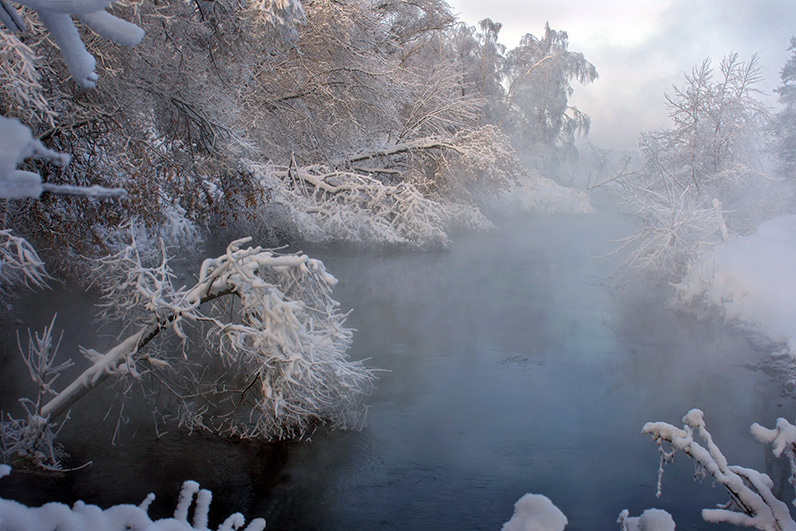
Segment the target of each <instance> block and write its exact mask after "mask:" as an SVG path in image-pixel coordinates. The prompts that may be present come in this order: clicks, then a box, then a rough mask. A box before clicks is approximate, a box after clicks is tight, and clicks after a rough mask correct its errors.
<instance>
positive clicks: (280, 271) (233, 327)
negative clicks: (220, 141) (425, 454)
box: [41, 238, 373, 438]
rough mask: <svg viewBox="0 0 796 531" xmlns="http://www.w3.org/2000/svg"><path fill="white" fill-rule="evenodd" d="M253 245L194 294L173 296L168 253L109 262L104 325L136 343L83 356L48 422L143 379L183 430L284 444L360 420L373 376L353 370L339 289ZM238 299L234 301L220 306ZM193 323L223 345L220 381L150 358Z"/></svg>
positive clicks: (235, 248) (210, 269)
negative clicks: (158, 391) (160, 343)
mask: <svg viewBox="0 0 796 531" xmlns="http://www.w3.org/2000/svg"><path fill="white" fill-rule="evenodd" d="M248 241H249V239H248V238H246V239H242V240H237V241H235V242H232V243H231V244H230V245H229V247H228V248H227V252H226V253H225V254H224V255H222V256H219V257H218V258H215V259H207V260H205V261H204V263H203V264H202V267H201V268H200V271H199V274H198V279H197V282H196V284H195V285H193V286H192V287H188V288H185V287H183V288H179V289H175V288H174V286H173V285H172V283H171V279H172V276H173V275H172V273H171V271H170V269H169V267H168V262H167V259H166V258H165V251H162V252H161V254H160V255H156V256H146V255H143V256H142V254H143V253H140V252H138V250H137V249H136V245H135V241H134V240H133V241H132V242H131V244H130V245H129V246H128V247H126V248H125V249H123V250H122V251H120V252H119V253H117V254H116V255H114V256H112V257H109V258H106V259H104V260H102V261H101V262H100V264H99V266H98V270H97V274H98V276H99V278H100V279H101V280H100V281H99V284H100V286H101V287H102V288H103V290H104V291H105V297H106V315H107V316H109V317H111V318H113V319H120V320H122V321H123V322H127V323H130V325H129V326H128V327H127V329H128V331H127V332H126V333H127V334H128V335H127V337H126V338H125V339H124V340H122V341H121V342H120V343H119V344H117V345H116V346H115V347H113V348H112V349H110V350H108V351H107V352H105V353H100V352H97V351H95V350H91V349H83V354H84V355H85V356H86V357H87V358H88V359H89V360H90V361H91V362H92V364H91V366H90V367H89V368H87V369H86V370H84V371H83V373H82V374H81V375H79V376H78V377H77V378H76V379H75V380H74V381H73V382H72V383H70V384H69V385H68V386H67V387H66V388H65V389H64V390H63V391H61V392H60V393H59V394H58V395H56V396H55V397H54V398H52V399H51V400H50V401H49V402H47V403H46V404H45V405H44V406H43V407H42V409H41V415H42V416H43V417H45V418H49V419H57V418H58V417H59V416H61V415H62V414H64V413H65V412H66V411H67V410H68V409H69V408H70V407H72V406H73V404H75V403H76V402H77V401H78V400H79V399H80V398H81V397H82V396H84V395H85V394H86V393H88V392H89V391H91V390H92V389H93V388H95V387H96V386H97V385H99V384H100V383H101V382H103V381H104V380H106V379H107V378H108V377H110V376H130V377H133V378H142V377H143V376H144V375H146V376H147V377H151V378H153V379H154V380H156V382H159V383H161V384H163V385H164V386H165V387H166V389H167V390H169V391H171V392H172V394H173V397H174V400H175V402H176V406H175V407H177V409H178V410H179V420H180V422H181V423H182V424H184V425H186V426H188V427H190V428H192V429H207V430H211V431H214V432H218V433H232V434H235V435H239V436H243V437H262V438H282V437H288V436H294V435H301V434H303V433H304V432H305V430H307V429H308V428H309V427H310V426H312V425H313V424H315V423H329V424H331V425H333V426H348V425H350V424H351V422H353V421H354V420H356V419H357V418H358V416H359V415H360V413H361V411H360V410H359V408H358V403H357V399H358V397H359V396H360V395H362V394H363V393H364V392H366V391H367V390H368V389H369V386H370V383H371V381H372V379H373V372H372V370H370V369H367V368H365V367H364V365H363V364H362V363H361V362H352V361H350V360H348V359H347V355H346V350H347V348H348V346H349V344H350V342H351V337H352V332H351V330H349V329H347V328H345V327H344V321H345V315H344V314H341V313H340V312H339V310H338V303H337V302H336V301H334V299H332V297H331V290H332V288H333V286H334V285H335V283H336V280H335V279H334V277H333V276H332V275H330V274H328V273H327V272H326V270H325V268H324V266H323V263H321V262H320V261H318V260H313V259H311V258H309V257H307V256H306V255H277V254H274V253H273V252H271V251H267V250H263V249H261V248H260V247H254V248H252V247H245V248H244V247H243V246H244V244H246V243H247V242H248ZM153 258H155V261H154V263H152V264H147V263H146V262H147V261H151V260H152V259H153ZM233 296H234V299H236V301H232V302H230V303H229V305H228V306H222V305H221V302H220V299H222V298H226V299H229V298H231V297H233ZM213 301H216V302H215V303H214V304H213V303H212V302H213ZM228 316H231V317H228ZM186 324H189V325H193V326H197V327H202V328H203V331H204V333H205V334H206V338H207V344H210V345H215V349H216V353H215V354H216V356H213V357H211V358H210V359H208V360H206V361H205V363H212V362H213V359H215V360H218V361H220V362H221V365H222V366H223V367H225V369H224V377H223V378H222V379H221V380H223V381H218V380H214V381H212V382H207V381H203V380H202V379H201V378H200V377H199V376H197V375H196V374H194V372H193V371H192V366H193V365H194V364H195V363H200V362H201V361H197V360H191V361H187V360H185V359H183V356H182V355H177V356H175V357H173V358H169V357H168V356H167V353H166V352H160V351H158V350H157V349H153V348H149V349H146V350H145V348H144V347H146V346H147V345H148V344H150V342H151V341H152V340H153V339H155V338H156V337H158V336H159V335H160V334H161V332H163V331H166V330H171V331H172V332H174V334H175V335H176V336H178V337H179V338H182V339H183V341H185V340H187V337H188V330H187V329H186V328H185V326H186ZM185 355H187V354H185Z"/></svg>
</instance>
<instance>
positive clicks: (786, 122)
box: [774, 37, 796, 180]
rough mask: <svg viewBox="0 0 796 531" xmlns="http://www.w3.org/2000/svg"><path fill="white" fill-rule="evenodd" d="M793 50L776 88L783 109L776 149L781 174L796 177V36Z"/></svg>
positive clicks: (776, 127) (777, 126)
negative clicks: (780, 82)
mask: <svg viewBox="0 0 796 531" xmlns="http://www.w3.org/2000/svg"><path fill="white" fill-rule="evenodd" d="M788 50H789V51H790V52H791V56H790V58H788V60H787V62H786V63H785V66H783V67H782V71H781V72H780V79H781V81H782V84H781V85H780V86H779V88H777V89H776V92H777V94H778V95H779V103H780V104H781V105H782V109H781V110H780V112H779V113H777V115H776V117H775V119H774V133H775V138H774V150H775V152H776V155H777V158H778V160H779V168H778V169H779V174H780V175H781V176H782V177H785V178H787V179H789V180H793V179H796V37H792V38H791V40H790V46H788Z"/></svg>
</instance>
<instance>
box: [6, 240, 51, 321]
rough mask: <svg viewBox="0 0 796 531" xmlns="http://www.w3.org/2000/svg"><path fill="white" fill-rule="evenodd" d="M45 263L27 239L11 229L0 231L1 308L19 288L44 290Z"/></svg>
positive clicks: (45, 277) (45, 278)
mask: <svg viewBox="0 0 796 531" xmlns="http://www.w3.org/2000/svg"><path fill="white" fill-rule="evenodd" d="M46 280H47V272H46V271H45V269H44V262H42V260H41V258H39V255H38V253H36V250H35V249H34V248H33V247H32V246H31V245H30V243H28V241H27V240H26V239H25V238H21V237H19V236H14V235H13V234H12V231H11V230H10V229H5V230H0V297H1V298H2V300H1V301H0V306H4V305H7V303H8V298H9V297H10V296H11V295H12V294H13V291H14V289H15V288H17V287H25V288H42V287H44V286H45V285H46Z"/></svg>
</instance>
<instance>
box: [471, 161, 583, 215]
mask: <svg viewBox="0 0 796 531" xmlns="http://www.w3.org/2000/svg"><path fill="white" fill-rule="evenodd" d="M484 203H485V204H486V205H487V206H488V207H489V208H491V209H495V210H498V211H500V212H510V213H524V214H588V213H589V212H592V211H593V210H594V209H593V208H592V206H591V202H590V201H589V196H588V194H587V193H586V192H585V191H584V190H579V189H576V188H568V187H566V186H563V185H560V184H558V183H556V182H555V181H553V180H552V179H548V178H547V177H543V176H542V175H540V174H539V173H537V172H535V171H533V172H531V173H529V174H528V175H526V176H523V177H522V178H521V179H520V180H519V181H518V182H515V183H511V184H510V185H509V187H508V188H507V189H506V190H504V191H501V192H499V193H498V194H496V195H495V196H494V197H492V198H490V199H487V200H485V201H484Z"/></svg>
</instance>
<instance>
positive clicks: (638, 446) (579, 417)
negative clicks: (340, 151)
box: [0, 209, 796, 531]
mask: <svg viewBox="0 0 796 531" xmlns="http://www.w3.org/2000/svg"><path fill="white" fill-rule="evenodd" d="M499 225H500V231H499V232H496V233H490V234H470V235H461V236H459V237H457V238H456V239H455V241H454V243H453V245H452V247H451V249H450V250H449V251H445V252H429V253H411V252H377V251H368V250H361V249H360V250H358V249H353V248H351V247H338V248H318V249H310V248H305V249H304V250H305V251H307V252H308V253H309V254H310V255H311V256H314V257H317V258H321V259H322V260H323V261H324V263H325V264H326V267H327V269H328V271H330V272H331V273H332V274H334V275H335V276H336V277H337V278H338V279H339V284H338V285H337V287H336V289H335V298H336V299H337V300H339V301H340V302H341V304H342V306H343V309H344V310H349V309H350V310H351V315H350V317H349V320H348V325H349V326H351V327H353V328H356V329H357V330H358V331H357V333H356V334H355V339H354V344H353V347H352V351H351V355H352V357H353V358H355V359H362V358H368V360H369V361H368V364H369V365H370V366H373V367H379V368H381V369H383V370H384V371H383V372H381V373H380V374H379V380H378V382H377V383H376V388H375V390H374V392H373V394H372V395H371V396H370V398H369V399H368V404H369V410H368V414H367V417H366V419H365V422H364V425H363V428H362V430H361V431H346V432H333V433H327V432H325V431H323V430H320V431H318V432H317V433H315V434H314V435H313V436H312V437H311V438H310V439H309V440H305V441H296V442H288V443H275V444H260V443H239V442H230V441H222V440H219V439H216V438H213V437H208V436H200V435H196V434H195V435H187V434H184V433H181V432H179V431H177V430H172V431H170V432H169V433H167V434H165V435H164V436H163V437H162V438H161V439H160V440H155V437H154V430H153V429H152V426H151V420H150V421H149V422H147V421H146V416H145V415H136V414H135V413H134V414H133V417H134V418H133V420H132V421H131V423H130V424H129V425H127V426H125V427H124V428H123V431H122V433H123V435H125V436H123V437H122V438H121V441H120V442H121V444H120V445H119V446H115V447H114V446H111V444H110V440H109V438H110V436H109V435H106V434H110V433H111V432H112V431H113V422H114V419H113V416H111V419H110V420H109V421H107V422H105V423H104V424H101V425H100V424H99V423H96V422H95V421H92V420H91V418H92V417H91V416H84V415H81V414H80V413H79V412H76V414H75V415H74V416H75V419H73V421H71V422H70V424H68V425H67V426H68V429H67V432H68V433H65V434H64V442H65V443H66V444H67V448H68V449H69V450H70V451H71V452H72V455H73V457H74V460H75V462H79V461H80V460H81V459H83V460H87V459H91V460H93V465H92V466H90V467H88V468H86V469H84V470H81V471H78V472H74V473H70V474H66V475H64V476H63V477H60V478H52V477H37V476H36V475H35V474H25V473H23V474H19V475H18V476H17V478H16V479H15V475H12V476H10V477H8V478H5V479H4V481H3V482H0V496H3V497H12V498H14V499H19V500H21V501H25V502H27V503H37V504H40V503H44V501H49V500H51V499H58V500H63V501H67V502H70V503H71V502H74V500H76V499H78V498H80V499H84V500H85V501H87V502H89V503H97V504H99V505H101V506H107V505H110V504H111V503H120V502H126V503H139V502H140V501H141V499H143V497H144V495H145V494H146V493H147V492H150V491H154V492H155V493H156V494H157V495H158V503H160V504H161V505H160V506H158V507H156V508H155V510H154V511H153V513H155V512H157V511H163V513H164V514H168V513H169V512H170V511H171V510H172V509H173V506H174V505H173V502H174V500H176V492H177V490H178V488H179V485H180V483H181V482H182V481H183V480H185V479H195V480H197V481H199V482H200V483H201V484H202V486H203V487H206V488H209V489H211V490H213V492H214V495H215V496H214V503H213V509H214V512H215V513H216V514H217V515H222V514H223V515H227V514H229V513H230V512H233V511H241V512H243V513H244V514H246V515H247V516H248V517H258V516H260V517H265V518H266V519H267V521H268V527H267V529H272V530H274V529H323V530H327V529H332V530H335V529H339V530H344V529H346V530H350V529H414V530H422V529H428V530H432V529H433V530H439V529H451V530H453V529H499V528H500V526H501V525H502V523H503V522H505V521H507V520H508V519H509V517H510V516H511V514H512V510H513V504H514V502H515V501H516V500H517V499H519V498H520V497H521V496H522V495H523V494H524V493H526V492H534V493H540V494H545V495H546V496H548V497H549V498H550V499H551V500H552V501H553V502H554V503H555V504H556V505H558V506H559V507H560V508H561V510H562V511H563V512H564V513H565V514H566V515H567V517H568V519H569V522H570V524H569V526H568V528H567V529H568V530H569V529H571V530H575V531H577V530H589V529H616V528H617V527H618V526H617V525H616V524H615V521H616V518H617V516H618V514H619V512H620V511H621V510H622V509H625V508H627V509H629V510H630V512H631V514H634V515H637V514H640V513H641V512H642V511H643V510H644V509H646V508H650V507H659V508H663V509H666V510H668V511H669V512H671V513H672V514H673V515H674V517H675V520H676V521H677V524H678V528H681V529H712V530H721V529H732V528H731V527H730V526H726V525H724V526H722V525H715V524H706V523H704V522H702V520H701V516H700V510H701V509H702V508H704V507H710V506H712V505H714V504H715V503H722V502H725V501H726V496H725V493H724V491H723V490H722V489H720V488H715V487H713V486H712V485H711V482H710V481H708V480H706V481H704V482H703V483H702V484H699V483H694V482H693V481H692V476H693V471H694V470H693V464H692V462H691V461H690V460H688V459H687V458H686V457H685V456H678V458H677V459H676V461H675V463H674V464H672V465H670V466H668V467H667V469H666V473H665V475H664V480H663V496H662V497H661V498H660V499H656V498H655V485H656V480H657V468H658V451H657V447H656V446H655V444H654V443H653V442H652V440H651V439H650V438H649V437H648V436H644V435H642V434H641V427H642V425H643V424H644V423H645V422H647V421H654V420H662V421H666V422H670V423H672V424H675V425H679V424H680V418H681V417H682V416H683V415H684V414H685V413H686V412H687V411H688V410H689V409H690V408H693V407H699V408H701V409H703V410H704V411H705V416H706V421H707V424H708V428H709V429H710V430H711V432H712V433H713V435H714V439H715V441H716V442H717V444H718V445H719V446H720V447H721V448H722V450H723V451H724V452H725V454H726V455H727V457H728V459H729V460H730V462H731V463H733V464H740V465H744V466H749V467H753V468H757V469H759V470H766V467H767V459H766V452H767V450H766V448H765V447H764V446H763V445H761V444H759V443H757V442H756V441H754V440H753V439H752V437H751V435H750V434H749V425H750V424H751V423H752V422H755V421H757V422H760V423H763V424H765V425H768V426H770V425H773V423H774V419H775V418H776V417H778V416H784V417H786V418H790V419H792V418H793V416H794V412H795V411H796V405H795V404H794V402H793V400H792V399H790V398H781V397H780V396H779V391H780V388H779V386H778V385H777V384H776V383H773V382H770V381H769V380H768V378H767V377H766V376H765V375H764V374H763V373H762V372H758V371H752V370H750V369H748V368H745V367H744V365H745V364H747V363H754V362H756V361H758V360H759V358H760V356H761V355H762V354H763V353H765V352H760V351H759V350H757V349H756V348H755V347H754V345H752V344H751V343H750V341H749V339H748V337H747V336H746V335H744V334H743V333H740V332H736V331H733V330H731V329H729V328H728V327H726V326H724V325H721V324H711V323H705V322H696V321H695V320H694V319H693V318H691V317H689V316H685V315H678V314H675V313H674V312H673V311H671V310H669V309H667V308H666V307H665V302H666V301H665V296H664V295H663V294H662V293H657V292H655V291H652V290H650V288H645V290H642V291H637V292H632V290H630V289H629V288H626V289H618V288H617V287H616V286H615V285H612V284H611V283H610V282H608V281H607V279H608V277H609V276H610V274H611V272H612V271H613V267H614V265H615V264H614V263H613V262H612V260H611V259H596V258H595V257H597V256H602V255H605V254H607V253H608V252H610V250H611V249H612V248H613V246H614V245H615V244H614V243H613V242H612V240H616V239H618V238H621V237H623V236H625V235H626V234H628V233H629V231H630V229H631V227H630V226H629V224H628V221H627V220H625V219H624V218H623V217H621V216H620V215H619V214H617V213H615V212H613V211H611V210H605V209H603V210H600V211H599V212H597V213H595V214H592V215H587V216H546V217H535V218H511V219H503V220H501V221H500V222H499ZM53 304H55V305H57V303H53ZM61 324H63V325H67V326H66V333H67V334H68V333H71V332H70V330H75V329H76V328H74V327H72V326H68V325H69V324H70V323H69V322H67V323H61ZM65 341H67V342H69V341H74V339H73V338H72V339H70V338H65ZM79 341H81V342H83V344H86V343H88V345H87V346H93V345H91V341H92V340H91V339H90V338H81V339H79ZM5 344H9V342H8V341H6V342H5ZM12 387H14V386H12ZM7 392H10V391H7ZM95 399H101V395H97V397H94V398H89V400H95ZM11 400H13V399H12V398H10V397H4V399H3V403H10V402H11ZM100 405H101V404H96V403H95V404H94V406H95V407H99V406H100ZM80 406H82V405H79V406H78V408H79V407H80ZM131 409H132V410H134V409H135V408H134V407H132V408H131ZM769 471H770V470H769ZM19 476H21V477H19ZM785 499H788V498H787V497H785ZM213 522H214V521H213V520H211V523H213ZM215 525H217V523H216V524H215Z"/></svg>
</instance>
